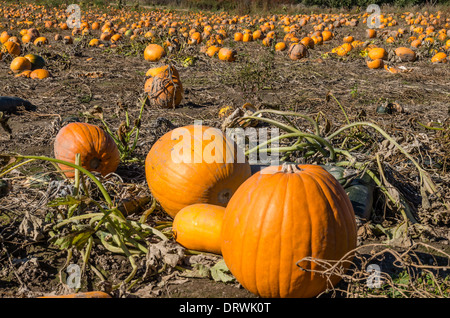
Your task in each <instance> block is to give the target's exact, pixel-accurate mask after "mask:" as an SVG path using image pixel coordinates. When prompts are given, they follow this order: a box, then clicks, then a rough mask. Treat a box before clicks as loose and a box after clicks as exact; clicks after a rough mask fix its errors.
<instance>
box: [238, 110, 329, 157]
mask: <svg viewBox="0 0 450 318" xmlns="http://www.w3.org/2000/svg"><path fill="white" fill-rule="evenodd" d="M246 119H256V120H260V121H264V122H266V123H269V124H272V125H274V126H276V127H278V128H281V129H283V130H285V131H288V132H289V133H290V134H292V135H290V136H293V137H304V138H305V139H307V140H308V141H309V142H310V143H311V144H312V145H320V146H322V145H324V146H326V147H327V148H328V149H329V151H330V155H329V156H330V159H331V160H333V161H334V160H335V159H336V157H335V152H334V149H333V146H332V145H331V144H330V143H329V142H328V141H327V140H326V139H324V138H322V137H320V136H318V135H315V134H309V133H305V132H301V131H300V130H297V129H295V128H293V127H291V126H288V125H285V124H283V123H280V122H278V121H275V120H272V119H268V118H264V117H256V116H244V117H242V120H246ZM285 135H287V134H285ZM283 136H284V135H282V136H278V137H274V138H273V139H271V140H269V141H267V142H264V143H263V144H261V145H258V146H257V149H259V148H261V147H262V146H263V145H267V144H268V143H270V142H273V141H276V140H278V139H280V137H281V138H285V137H283ZM286 138H287V137H286ZM257 149H252V151H256V150H257ZM318 149H319V148H318ZM319 151H321V152H322V153H323V154H324V155H327V154H325V153H324V150H323V149H319ZM248 153H251V152H248Z"/></svg>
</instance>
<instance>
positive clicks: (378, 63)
mask: <svg viewBox="0 0 450 318" xmlns="http://www.w3.org/2000/svg"><path fill="white" fill-rule="evenodd" d="M366 63H367V66H368V67H369V68H371V69H377V68H382V67H383V66H384V62H383V60H382V59H375V60H371V59H368V60H367V61H366Z"/></svg>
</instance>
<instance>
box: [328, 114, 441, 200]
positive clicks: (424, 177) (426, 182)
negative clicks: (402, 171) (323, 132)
mask: <svg viewBox="0 0 450 318" xmlns="http://www.w3.org/2000/svg"><path fill="white" fill-rule="evenodd" d="M357 126H368V127H371V128H373V129H375V130H376V131H378V132H379V133H380V134H381V135H382V136H383V137H384V138H386V139H387V140H389V141H390V142H391V143H392V144H393V145H394V146H395V147H396V148H397V149H398V150H400V152H401V153H403V154H404V155H405V156H406V157H407V158H408V159H409V160H410V161H411V162H412V163H413V164H414V166H416V168H417V170H418V171H419V174H420V181H421V184H422V185H423V186H424V188H425V189H426V190H427V191H428V192H429V193H431V194H435V193H437V188H436V185H435V184H434V183H433V181H432V180H431V177H430V176H429V175H428V173H427V172H426V171H425V170H424V169H423V168H422V167H421V166H420V165H419V164H418V163H417V161H416V160H415V159H414V158H413V157H412V156H411V155H410V154H409V153H408V152H407V151H406V150H405V149H403V148H402V147H401V146H400V145H399V144H398V143H397V142H396V141H395V140H394V139H393V138H392V137H391V136H389V135H388V134H387V133H386V132H385V131H384V130H383V129H381V128H380V127H379V126H377V125H375V124H373V123H371V122H354V123H351V124H349V125H346V126H344V127H341V128H340V129H338V130H337V131H335V132H334V133H332V134H330V135H329V136H327V137H326V139H328V140H331V139H333V138H334V137H336V136H337V135H339V134H340V133H342V132H343V131H345V130H347V129H350V128H353V127H357Z"/></svg>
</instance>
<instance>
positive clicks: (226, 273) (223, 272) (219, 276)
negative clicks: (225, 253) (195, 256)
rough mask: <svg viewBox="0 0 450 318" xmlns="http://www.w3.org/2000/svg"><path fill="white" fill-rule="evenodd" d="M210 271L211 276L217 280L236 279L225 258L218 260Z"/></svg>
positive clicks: (227, 280)
mask: <svg viewBox="0 0 450 318" xmlns="http://www.w3.org/2000/svg"><path fill="white" fill-rule="evenodd" d="M210 271H211V277H212V278H213V279H214V280H215V281H216V282H224V283H229V282H232V281H234V280H235V278H234V276H233V275H232V274H231V272H230V270H229V269H228V267H227V265H226V264H225V261H224V260H223V259H222V260H220V261H219V262H217V263H216V264H215V265H214V266H213V267H211V269H210Z"/></svg>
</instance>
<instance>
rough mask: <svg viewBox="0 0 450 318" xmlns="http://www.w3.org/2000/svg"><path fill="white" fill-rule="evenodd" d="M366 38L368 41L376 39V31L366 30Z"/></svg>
mask: <svg viewBox="0 0 450 318" xmlns="http://www.w3.org/2000/svg"><path fill="white" fill-rule="evenodd" d="M366 36H367V37H368V38H369V39H373V38H376V37H377V31H375V30H374V29H367V30H366Z"/></svg>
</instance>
